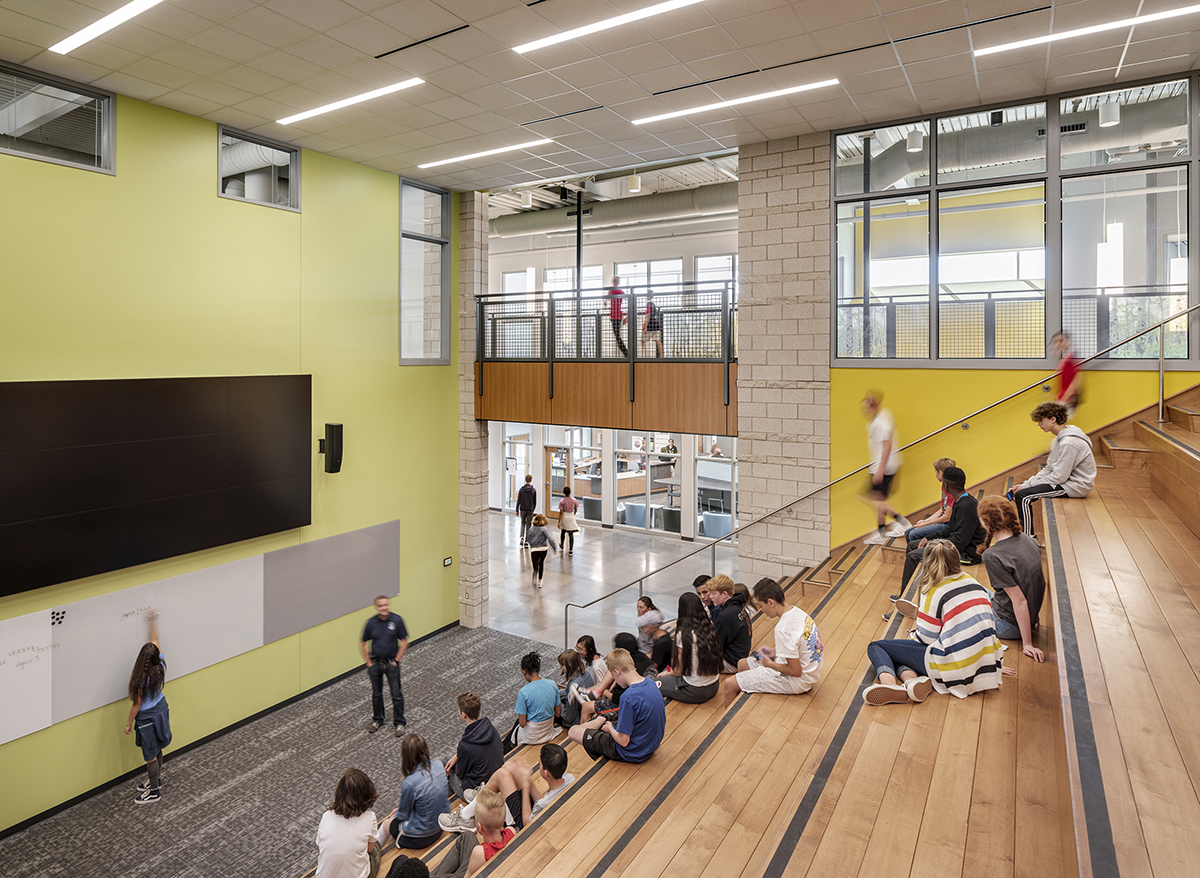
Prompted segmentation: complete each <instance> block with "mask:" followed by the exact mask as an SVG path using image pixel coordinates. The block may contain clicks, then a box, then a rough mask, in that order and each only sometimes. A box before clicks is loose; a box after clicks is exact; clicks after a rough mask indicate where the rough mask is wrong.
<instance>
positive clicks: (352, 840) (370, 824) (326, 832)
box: [316, 768, 380, 878]
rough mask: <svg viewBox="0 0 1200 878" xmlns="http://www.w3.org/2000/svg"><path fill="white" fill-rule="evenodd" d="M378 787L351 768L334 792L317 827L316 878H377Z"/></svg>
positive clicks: (342, 777)
mask: <svg viewBox="0 0 1200 878" xmlns="http://www.w3.org/2000/svg"><path fill="white" fill-rule="evenodd" d="M377 798H379V796H378V794H377V793H376V792H375V784H373V783H372V782H371V779H370V778H369V777H367V775H366V774H365V773H364V772H363V771H361V770H359V769H357V768H347V769H346V772H345V773H344V774H343V775H342V776H341V779H340V780H338V782H337V788H336V789H334V791H333V802H332V803H331V804H330V806H329V810H328V811H326V812H325V813H324V814H322V815H321V824H320V826H318V827H317V874H316V878H375V876H376V875H377V874H378V872H379V853H380V851H379V846H378V845H376V844H375V812H374V811H372V810H371V806H373V805H374V804H375V800H376V799H377Z"/></svg>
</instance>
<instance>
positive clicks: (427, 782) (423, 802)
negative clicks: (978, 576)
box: [396, 759, 450, 838]
mask: <svg viewBox="0 0 1200 878" xmlns="http://www.w3.org/2000/svg"><path fill="white" fill-rule="evenodd" d="M449 813H450V788H449V786H448V785H447V783H446V766H445V765H443V764H442V761H441V760H440V759H434V760H433V761H432V763H431V764H430V770H429V771H426V770H425V769H423V768H418V769H417V770H416V771H414V772H413V773H412V774H410V775H409V776H408V777H406V778H404V781H403V782H402V783H401V784H400V805H399V807H398V808H397V809H396V818H397V819H398V820H399V821H400V832H402V833H403V834H404V835H407V836H409V837H410V838H415V837H418V836H422V835H432V834H433V833H435V832H440V831H441V827H440V826H439V825H438V815H439V814H449Z"/></svg>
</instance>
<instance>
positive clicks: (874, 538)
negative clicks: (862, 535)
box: [863, 532, 887, 546]
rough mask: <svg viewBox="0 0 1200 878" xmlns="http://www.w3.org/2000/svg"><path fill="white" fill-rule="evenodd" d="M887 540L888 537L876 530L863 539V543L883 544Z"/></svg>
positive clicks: (868, 544)
mask: <svg viewBox="0 0 1200 878" xmlns="http://www.w3.org/2000/svg"><path fill="white" fill-rule="evenodd" d="M886 542H887V537H885V536H884V535H883V534H881V533H878V532H876V533H873V534H871V535H870V536H869V537H867V538H866V539H865V540H863V545H864V546H882V545H883V544H884V543H886Z"/></svg>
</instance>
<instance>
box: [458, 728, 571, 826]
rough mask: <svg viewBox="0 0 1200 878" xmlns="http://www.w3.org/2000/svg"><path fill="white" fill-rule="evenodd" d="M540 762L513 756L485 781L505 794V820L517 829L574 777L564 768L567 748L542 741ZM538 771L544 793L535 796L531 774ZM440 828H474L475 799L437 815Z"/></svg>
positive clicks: (533, 774) (536, 813)
mask: <svg viewBox="0 0 1200 878" xmlns="http://www.w3.org/2000/svg"><path fill="white" fill-rule="evenodd" d="M539 755H540V757H541V763H540V765H538V766H534V767H531V766H529V765H527V764H525V762H523V761H522V760H521V759H519V758H516V757H514V758H512V759H510V760H508V762H507V763H505V764H504V765H502V766H501V767H500V768H498V769H496V772H495V773H494V774H493V775H492V776H491V778H489V779H488V782H487V783H486V784H485V785H484V786H485V788H486V789H489V790H493V791H494V792H497V793H499V794H500V795H502V796H504V823H505V825H506V826H511V827H513V829H515V830H517V831H518V832H520V831H521V830H522V829H524V828H525V827H526V826H528V825H529V823H530V821H532V820H533V819H534V818H535V817H537V816H538V815H539V814H540V813H542V811H544V810H545V809H546V807H547V806H548V805H549V804H550V803H551V802H553V801H554V800H555V799H557V798H558V796H559V794H560V793H561V792H562V791H563V790H565V789H566V788H567V787H568V786H569V785H570V784H571V783H572V782H573V781H574V780H575V775H573V774H569V773H568V772H567V751H566V750H564V749H563V748H562V747H561V746H560V745H558V744H543V745H542V749H541V752H540V754H539ZM538 774H540V775H541V777H542V780H544V781H545V782H546V787H547V789H546V793H545V795H543V796H542V797H541V798H539V799H534V796H535V795H537V791H536V789H535V788H534V786H533V778H534V777H535V776H536V775H538ZM438 822H439V823H440V824H441V827H442V829H444V830H446V831H447V832H474V831H475V803H474V802H472V803H471V804H469V805H466V806H464V807H462V808H460V809H458V810H456V811H455V812H454V813H453V814H443V815H442V816H441V817H440V818H438Z"/></svg>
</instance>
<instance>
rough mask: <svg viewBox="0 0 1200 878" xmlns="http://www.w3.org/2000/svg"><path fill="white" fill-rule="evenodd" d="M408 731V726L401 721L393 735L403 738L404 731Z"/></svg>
mask: <svg viewBox="0 0 1200 878" xmlns="http://www.w3.org/2000/svg"><path fill="white" fill-rule="evenodd" d="M407 731H408V729H406V728H405V727H404V723H399V724H398V725H397V726H396V731H394V732H392V734H393V735H395V736H396V737H397V738H403V737H404V733H405V732H407Z"/></svg>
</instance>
